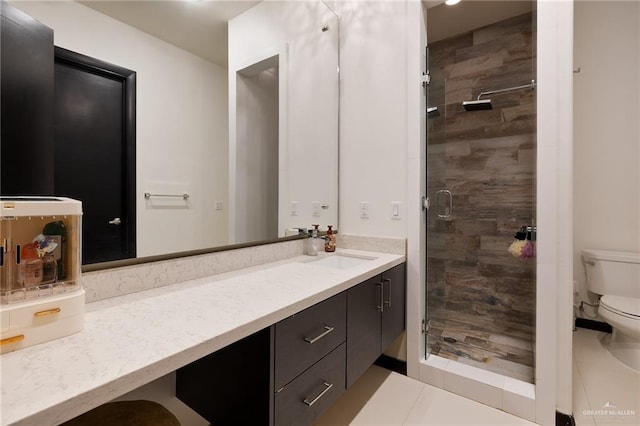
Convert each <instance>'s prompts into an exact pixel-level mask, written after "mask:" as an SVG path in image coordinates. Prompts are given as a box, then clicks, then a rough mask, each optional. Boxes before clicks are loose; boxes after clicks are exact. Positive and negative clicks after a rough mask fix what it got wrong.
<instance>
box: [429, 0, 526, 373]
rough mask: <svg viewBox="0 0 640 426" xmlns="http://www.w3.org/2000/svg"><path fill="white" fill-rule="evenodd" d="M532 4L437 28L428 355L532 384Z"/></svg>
mask: <svg viewBox="0 0 640 426" xmlns="http://www.w3.org/2000/svg"><path fill="white" fill-rule="evenodd" d="M532 4H533V3H531V4H530V5H529V6H530V10H529V11H528V12H527V11H525V13H520V14H517V15H515V16H511V17H509V18H507V19H501V20H499V21H497V22H495V21H494V22H492V23H489V24H487V23H484V24H483V25H481V26H480V27H478V28H475V29H471V30H468V31H467V32H464V33H462V34H457V35H453V36H447V37H445V38H442V39H438V35H437V34H432V33H431V32H429V33H428V40H429V46H428V49H427V58H428V69H429V73H430V83H429V84H428V85H427V106H428V109H427V114H426V120H427V194H428V197H429V200H430V208H429V209H428V214H427V226H426V228H427V262H426V264H427V283H426V285H427V288H426V292H425V293H426V295H427V296H426V297H427V301H426V305H425V306H426V309H427V312H426V318H427V325H428V327H427V332H426V339H427V341H426V345H425V347H426V351H427V354H426V355H427V356H439V357H444V358H448V359H454V360H456V361H458V362H461V363H465V364H469V365H472V366H476V367H480V368H483V369H485V370H490V371H493V372H496V373H499V374H503V375H505V376H509V377H513V378H515V379H519V380H522V381H525V382H529V383H533V379H534V352H533V348H534V347H535V342H534V340H535V307H536V306H535V300H536V295H535V291H536V278H535V265H536V263H535V262H536V261H535V233H536V228H535V212H536V198H535V185H536V164H535V159H536V128H535V123H536V105H535V10H533V9H532ZM461 5H462V4H461ZM438 7H441V6H438ZM442 7H445V6H442ZM434 15H436V14H435V13H434ZM430 27H432V25H430V24H428V25H427V29H428V31H430V30H429V28H430ZM433 27H435V25H434V26H433ZM464 102H466V105H463V103H464Z"/></svg>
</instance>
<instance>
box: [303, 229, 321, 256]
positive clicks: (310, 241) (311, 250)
mask: <svg viewBox="0 0 640 426" xmlns="http://www.w3.org/2000/svg"><path fill="white" fill-rule="evenodd" d="M315 241H316V239H315V238H313V230H311V229H309V238H307V241H306V244H307V256H317V255H318V250H317V249H316V244H315Z"/></svg>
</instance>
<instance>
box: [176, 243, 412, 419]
mask: <svg viewBox="0 0 640 426" xmlns="http://www.w3.org/2000/svg"><path fill="white" fill-rule="evenodd" d="M337 258H338V259H339V258H340V257H339V256H338V257H337ZM330 259H336V257H332V258H330ZM405 288H406V285H405V264H404V263H402V264H400V265H397V266H395V267H393V268H391V269H389V270H387V271H385V272H383V273H382V274H377V275H375V276H373V277H371V278H369V279H368V280H365V281H363V282H361V283H360V284H357V285H355V286H353V287H351V288H350V289H348V290H345V291H342V292H341V293H339V294H337V295H335V296H333V297H331V298H329V299H326V300H324V301H322V302H320V303H317V304H315V305H313V306H311V307H309V308H307V309H305V310H303V311H301V312H298V313H296V314H294V315H292V316H290V317H288V318H286V319H284V320H282V321H279V322H277V323H276V324H274V325H272V326H270V327H268V328H265V329H264V330H261V331H259V332H258V333H255V334H253V335H251V336H249V337H247V338H245V339H243V340H241V341H239V342H236V343H234V344H233V345H230V346H228V347H226V348H224V349H222V350H221V351H218V352H215V353H213V354H211V355H209V356H207V357H205V358H203V359H200V360H198V361H196V362H194V363H192V364H190V365H188V366H186V367H183V368H181V369H180V370H178V372H177V389H176V395H177V396H178V398H180V399H181V400H182V401H184V402H185V403H186V404H187V405H189V406H190V407H191V408H193V409H194V410H195V411H196V412H198V413H199V414H200V415H201V416H202V417H204V418H205V419H207V420H208V421H209V422H211V423H212V424H253V425H260V424H263V425H267V424H270V425H305V424H312V423H313V421H314V420H315V419H316V418H317V417H319V416H320V414H322V413H323V412H324V411H325V410H326V409H327V408H328V407H329V406H330V405H331V404H332V403H333V402H335V401H336V400H337V399H338V397H339V396H340V395H341V394H342V393H343V392H344V391H345V390H346V389H347V388H349V387H350V386H351V385H352V384H353V383H354V382H355V381H356V380H357V379H358V378H359V377H360V376H361V375H362V374H363V373H364V372H365V371H366V370H367V368H369V367H370V366H371V365H372V364H373V362H374V361H375V360H376V359H377V358H378V357H379V356H380V355H381V354H382V352H383V351H384V350H385V349H386V348H387V347H388V346H389V345H390V344H391V343H392V342H393V341H394V340H395V339H396V338H397V337H398V336H399V335H400V334H401V333H402V331H403V330H404V328H405ZM247 401H252V404H254V406H253V407H252V408H251V409H247V406H246V404H247Z"/></svg>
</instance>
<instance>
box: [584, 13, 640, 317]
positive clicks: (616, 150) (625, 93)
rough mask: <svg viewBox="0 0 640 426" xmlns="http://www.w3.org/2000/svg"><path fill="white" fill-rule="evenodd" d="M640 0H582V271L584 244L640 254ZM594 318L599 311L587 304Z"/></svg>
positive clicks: (590, 296)
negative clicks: (637, 0) (596, 311)
mask: <svg viewBox="0 0 640 426" xmlns="http://www.w3.org/2000/svg"><path fill="white" fill-rule="evenodd" d="M639 31H640V3H638V2H636V1H609V0H607V1H578V2H576V4H575V46H574V55H575V56H574V62H575V67H576V68H577V67H580V69H581V71H580V73H579V74H575V76H574V83H573V86H574V97H573V99H574V105H575V117H574V132H575V163H574V168H575V169H574V182H575V192H574V196H575V206H574V207H575V208H574V231H575V237H574V263H573V265H574V275H575V279H576V280H577V281H578V283H579V295H578V296H577V298H576V302H578V303H579V301H580V300H592V301H594V300H595V298H594V295H588V293H587V289H586V282H585V273H584V267H583V265H582V262H581V258H580V250H581V249H583V248H597V249H603V250H618V251H634V252H640V172H639V170H640V166H639V165H640V129H639V127H638V123H639V122H640V120H639V117H640V32H639ZM577 313H578V314H580V315H581V316H584V317H586V318H594V317H595V312H594V310H593V309H592V308H589V307H586V310H585V312H584V314H582V313H580V312H577Z"/></svg>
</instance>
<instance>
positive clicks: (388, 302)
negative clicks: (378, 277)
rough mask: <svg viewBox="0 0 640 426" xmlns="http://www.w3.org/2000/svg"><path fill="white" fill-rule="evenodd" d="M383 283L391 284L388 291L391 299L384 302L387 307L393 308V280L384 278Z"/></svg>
mask: <svg viewBox="0 0 640 426" xmlns="http://www.w3.org/2000/svg"><path fill="white" fill-rule="evenodd" d="M382 281H383V282H386V283H387V284H389V291H388V294H389V298H388V299H387V300H385V301H384V304H385V305H387V306H388V307H391V278H383V279H382Z"/></svg>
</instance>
